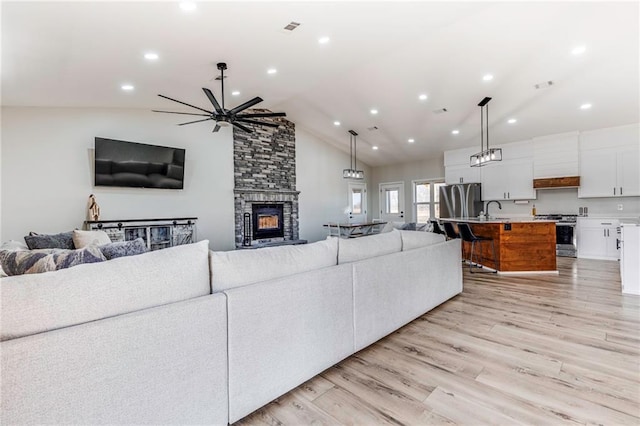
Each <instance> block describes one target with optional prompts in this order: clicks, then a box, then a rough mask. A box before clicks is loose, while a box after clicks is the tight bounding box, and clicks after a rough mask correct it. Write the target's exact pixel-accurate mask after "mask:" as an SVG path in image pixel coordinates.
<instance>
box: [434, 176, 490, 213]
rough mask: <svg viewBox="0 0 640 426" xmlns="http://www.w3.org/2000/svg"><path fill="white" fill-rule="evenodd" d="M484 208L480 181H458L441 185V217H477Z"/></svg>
mask: <svg viewBox="0 0 640 426" xmlns="http://www.w3.org/2000/svg"><path fill="white" fill-rule="evenodd" d="M482 208H483V206H482V192H481V191H480V184H479V183H457V184H454V185H447V186H441V187H440V217H442V218H454V217H477V216H478V215H479V214H480V212H481V211H482Z"/></svg>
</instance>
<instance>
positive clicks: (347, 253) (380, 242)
mask: <svg viewBox="0 0 640 426" xmlns="http://www.w3.org/2000/svg"><path fill="white" fill-rule="evenodd" d="M401 250H402V238H401V237H400V231H398V230H397V229H394V230H392V231H389V232H384V233H381V234H375V235H367V236H365V237H360V238H341V239H340V242H339V244H338V263H339V264H342V263H349V262H356V261H358V260H363V259H368V258H371V257H376V256H382V255H385V254H389V253H396V252H399V251H401Z"/></svg>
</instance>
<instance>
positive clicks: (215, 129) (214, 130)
mask: <svg viewBox="0 0 640 426" xmlns="http://www.w3.org/2000/svg"><path fill="white" fill-rule="evenodd" d="M218 130H220V126H219V125H218V124H216V127H214V128H213V133H215V132H217V131H218Z"/></svg>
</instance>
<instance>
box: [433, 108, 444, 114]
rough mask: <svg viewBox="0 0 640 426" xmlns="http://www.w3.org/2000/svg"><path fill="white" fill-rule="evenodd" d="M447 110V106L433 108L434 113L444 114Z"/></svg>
mask: <svg viewBox="0 0 640 426" xmlns="http://www.w3.org/2000/svg"><path fill="white" fill-rule="evenodd" d="M445 112H447V109H446V108H440V109H434V110H433V113H434V114H442V113H445Z"/></svg>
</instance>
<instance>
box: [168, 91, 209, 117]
mask: <svg viewBox="0 0 640 426" xmlns="http://www.w3.org/2000/svg"><path fill="white" fill-rule="evenodd" d="M158 96H160V97H161V98H165V99H169V100H170V101H173V102H177V103H179V104H182V105H186V106H188V107H191V108H195V109H199V110H200V111H204V112H208V113H209V114H213V111H207V110H206V109H204V108H200V107H197V106H195V105H191V104H188V103H186V102H182V101H179V100H177V99H173V98H170V97H168V96H165V95H158Z"/></svg>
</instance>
